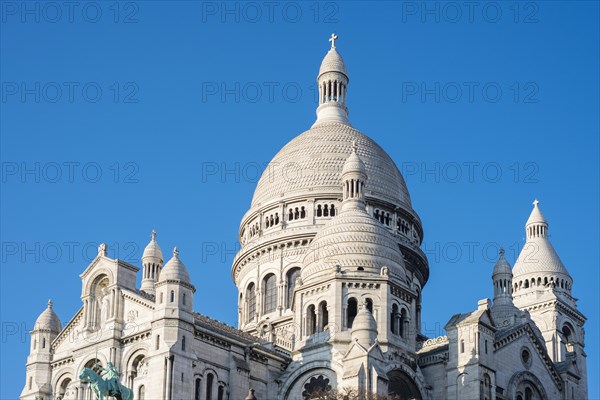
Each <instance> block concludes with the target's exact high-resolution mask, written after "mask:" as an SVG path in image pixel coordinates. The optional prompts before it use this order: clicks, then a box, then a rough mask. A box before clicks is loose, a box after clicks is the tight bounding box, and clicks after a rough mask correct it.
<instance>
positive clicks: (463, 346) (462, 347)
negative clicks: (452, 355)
mask: <svg viewBox="0 0 600 400" xmlns="http://www.w3.org/2000/svg"><path fill="white" fill-rule="evenodd" d="M460 352H461V353H464V352H465V341H464V340H463V339H461V340H460Z"/></svg>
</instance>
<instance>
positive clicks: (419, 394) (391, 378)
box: [385, 363, 428, 400]
mask: <svg viewBox="0 0 600 400" xmlns="http://www.w3.org/2000/svg"><path fill="white" fill-rule="evenodd" d="M385 371H386V373H387V378H388V396H390V399H393V400H405V399H406V400H409V399H411V400H412V399H415V400H425V399H428V396H427V390H426V389H425V381H424V380H423V378H422V376H421V375H418V374H417V373H415V372H414V371H413V370H412V369H411V368H409V367H408V366H406V365H405V364H400V363H395V364H391V365H390V366H388V367H387V368H386V370H385ZM394 396H395V397H394Z"/></svg>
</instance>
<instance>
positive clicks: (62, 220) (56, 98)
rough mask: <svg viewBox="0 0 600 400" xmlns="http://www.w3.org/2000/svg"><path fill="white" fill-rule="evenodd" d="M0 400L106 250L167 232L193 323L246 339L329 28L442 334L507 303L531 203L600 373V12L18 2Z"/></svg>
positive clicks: (134, 253)
mask: <svg viewBox="0 0 600 400" xmlns="http://www.w3.org/2000/svg"><path fill="white" fill-rule="evenodd" d="M1 7H2V9H1V11H2V14H1V18H2V20H1V25H0V28H1V33H2V35H1V38H0V45H1V55H2V57H1V60H0V69H1V75H2V76H1V81H2V92H1V96H2V99H1V107H2V111H1V113H2V115H1V121H0V127H1V143H0V144H1V150H0V155H1V158H2V191H1V195H0V199H1V220H2V223H1V227H0V233H1V235H2V238H1V244H2V253H1V257H2V267H1V269H0V274H1V286H0V287H1V300H2V301H1V316H0V319H1V322H2V341H1V349H2V357H1V364H0V365H1V368H2V370H1V373H0V376H1V384H0V387H1V388H0V397H1V398H2V399H14V398H16V397H18V395H19V393H20V392H21V390H22V388H23V385H24V383H25V381H24V376H25V362H26V356H27V353H28V346H29V340H28V331H29V330H30V329H31V327H32V326H33V323H34V321H35V319H36V318H37V316H38V314H39V313H40V312H41V311H43V310H44V308H45V306H46V301H47V300H48V298H52V299H53V301H54V304H55V310H56V311H57V313H58V314H59V316H60V318H61V319H62V321H63V323H66V322H67V321H68V320H69V319H70V318H71V316H72V315H73V314H74V313H75V312H76V311H77V309H78V308H79V307H80V305H81V301H80V299H79V296H80V294H81V289H80V278H79V274H80V273H81V272H82V271H83V270H84V269H85V268H86V266H87V265H88V263H89V262H90V260H91V259H92V258H93V256H94V255H95V252H96V246H97V244H98V243H100V242H106V243H108V245H109V255H111V256H114V257H117V256H118V257H119V258H123V259H125V260H126V261H128V262H131V263H134V264H136V265H140V261H139V258H140V257H141V252H142V250H143V248H144V246H145V245H146V243H147V242H148V240H149V238H150V231H151V230H152V229H153V228H155V229H156V230H157V231H158V240H159V243H160V245H161V246H162V248H163V251H164V252H165V254H169V253H170V249H171V248H172V247H173V246H175V245H177V246H178V247H179V249H180V256H181V258H182V260H183V261H184V262H185V263H186V265H187V266H188V268H189V270H190V273H191V276H192V280H193V283H194V284H195V285H196V288H197V292H196V295H195V309H196V310H197V311H199V312H201V313H204V314H207V315H209V316H211V317H214V318H217V319H219V320H222V321H225V322H227V323H229V324H232V325H235V324H236V322H237V321H236V307H237V306H236V289H235V286H234V285H233V283H232V280H231V273H230V267H231V262H232V259H233V254H234V252H235V250H236V248H237V239H236V238H237V230H238V226H239V222H240V220H241V217H242V215H243V214H244V213H245V212H246V210H247V209H248V207H249V205H250V200H251V197H252V193H253V190H254V186H255V184H256V182H257V179H258V178H257V174H258V173H259V172H260V171H261V170H262V169H264V167H265V165H266V164H267V163H268V162H269V160H270V159H271V158H272V157H273V156H274V155H275V153H276V152H277V151H278V150H279V149H280V148H281V147H282V146H283V145H285V143H287V142H288V141H289V140H291V139H292V138H293V137H295V136H296V135H298V134H299V133H301V132H303V131H304V130H306V129H308V128H309V127H310V125H311V124H312V123H313V122H314V119H315V108H316V99H315V96H314V91H315V79H316V74H317V71H318V67H319V64H320V62H321V59H322V57H323V56H324V55H325V53H326V52H327V50H328V48H329V42H328V41H327V39H328V37H329V36H330V35H331V33H332V32H335V33H336V34H338V36H339V40H338V41H337V47H338V50H339V51H340V53H341V54H342V56H343V57H344V59H345V61H346V64H347V67H348V71H349V74H350V85H349V89H348V105H349V109H350V119H351V121H352V123H353V125H354V126H355V127H356V128H357V129H359V130H361V131H362V132H364V133H366V134H367V135H369V136H371V137H372V138H373V139H375V140H376V141H377V142H378V143H379V144H380V145H382V146H383V147H384V148H385V149H386V151H388V153H389V154H390V156H391V157H392V158H393V159H394V160H395V161H396V163H397V165H398V167H399V168H400V169H401V171H402V172H403V173H404V176H405V178H406V181H407V184H408V187H409V190H410V193H411V197H412V202H413V207H414V208H415V210H416V211H417V212H418V213H419V215H420V217H421V219H422V220H423V226H424V230H425V244H424V251H425V252H426V253H427V255H428V257H429V262H430V268H431V276H430V280H429V282H428V284H427V286H426V287H425V289H424V292H423V322H422V323H423V327H424V330H425V332H424V333H425V334H427V335H429V336H437V335H441V334H443V331H442V327H443V326H444V325H445V323H446V322H447V321H448V319H449V318H450V317H451V316H452V315H453V314H454V313H458V312H467V311H470V310H472V309H474V308H476V306H477V300H478V299H481V298H485V297H492V295H493V292H492V285H491V270H492V267H493V262H494V259H495V256H496V250H497V248H498V246H499V245H503V246H504V247H506V249H507V258H508V259H509V261H510V262H511V263H513V262H514V260H515V258H516V255H517V254H518V250H519V249H520V246H522V245H523V243H524V236H525V235H524V223H525V221H526V219H527V217H528V215H529V213H530V211H531V207H532V205H531V202H532V201H533V200H534V198H536V197H537V198H539V199H540V202H541V203H540V206H541V208H542V210H543V212H544V214H545V215H546V217H547V218H548V219H549V221H550V235H551V241H552V242H553V244H554V246H555V248H556V250H557V252H558V254H559V255H560V256H561V258H562V260H563V262H564V263H565V264H566V266H567V268H568V269H569V271H570V273H571V275H572V276H573V279H574V285H573V294H574V296H575V297H577V298H578V299H579V302H578V304H579V309H580V310H581V311H582V312H583V313H584V314H585V315H586V316H587V317H588V321H587V323H586V326H585V327H586V338H587V343H586V352H587V355H588V358H587V360H588V376H589V378H590V384H589V389H590V398H592V399H598V398H600V388H599V384H598V381H597V380H595V379H594V378H593V377H595V376H598V374H599V373H600V369H599V347H598V346H599V344H598V341H597V338H598V337H599V333H600V332H599V319H600V316H599V311H598V304H599V300H600V299H599V288H600V276H599V265H600V262H599V261H600V260H599V252H598V243H599V237H598V236H599V235H598V226H599V213H598V208H599V207H598V204H600V199H599V173H598V171H599V165H598V164H599V154H598V151H599V140H598V138H599V121H598V109H599V104H598V103H599V81H598V71H599V70H600V65H599V48H600V46H599V43H598V40H599V39H598V38H599V37H600V35H599V26H598V20H599V19H598V14H599V9H598V3H596V2H582V3H573V2H570V3H568V4H567V3H561V2H526V3H512V2H511V3H500V2H481V3H477V5H475V6H473V7H474V8H472V9H469V8H468V7H467V6H466V5H464V3H441V2H430V3H426V5H423V3H422V2H410V1H409V2H369V3H363V2H348V3H343V2H322V3H312V2H310V3H308V2H306V3H300V2H280V3H277V4H276V5H273V4H272V3H269V2H255V3H238V2H231V3H227V4H226V5H223V3H221V2H192V1H189V2H169V3H167V2H161V1H137V2H123V3H111V2H107V3H103V2H80V3H79V5H78V6H76V7H74V8H73V9H69V8H68V7H67V6H65V5H64V4H63V3H62V2H60V3H53V2H50V3H42V2H27V3H21V2H2V3H1Z"/></svg>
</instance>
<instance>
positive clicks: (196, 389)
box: [194, 378, 202, 400]
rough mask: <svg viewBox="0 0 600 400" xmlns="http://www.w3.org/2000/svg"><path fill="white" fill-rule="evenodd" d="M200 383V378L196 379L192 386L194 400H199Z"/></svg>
mask: <svg viewBox="0 0 600 400" xmlns="http://www.w3.org/2000/svg"><path fill="white" fill-rule="evenodd" d="M201 383H202V381H201V380H200V378H196V384H195V385H194V400H200V385H201Z"/></svg>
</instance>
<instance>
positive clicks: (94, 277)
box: [84, 268, 115, 294]
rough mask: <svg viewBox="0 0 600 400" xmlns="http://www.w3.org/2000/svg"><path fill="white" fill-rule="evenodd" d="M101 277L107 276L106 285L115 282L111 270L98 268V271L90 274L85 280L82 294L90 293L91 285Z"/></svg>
mask: <svg viewBox="0 0 600 400" xmlns="http://www.w3.org/2000/svg"><path fill="white" fill-rule="evenodd" d="M103 277H106V278H108V286H110V285H112V284H113V283H115V277H114V276H113V273H112V271H111V270H109V269H108V268H100V269H99V270H98V271H96V272H94V273H93V274H92V276H90V277H89V278H88V279H87V282H86V284H85V290H84V294H90V292H91V290H92V286H94V285H95V284H97V283H98V282H99V281H101V280H102V278H103Z"/></svg>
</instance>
